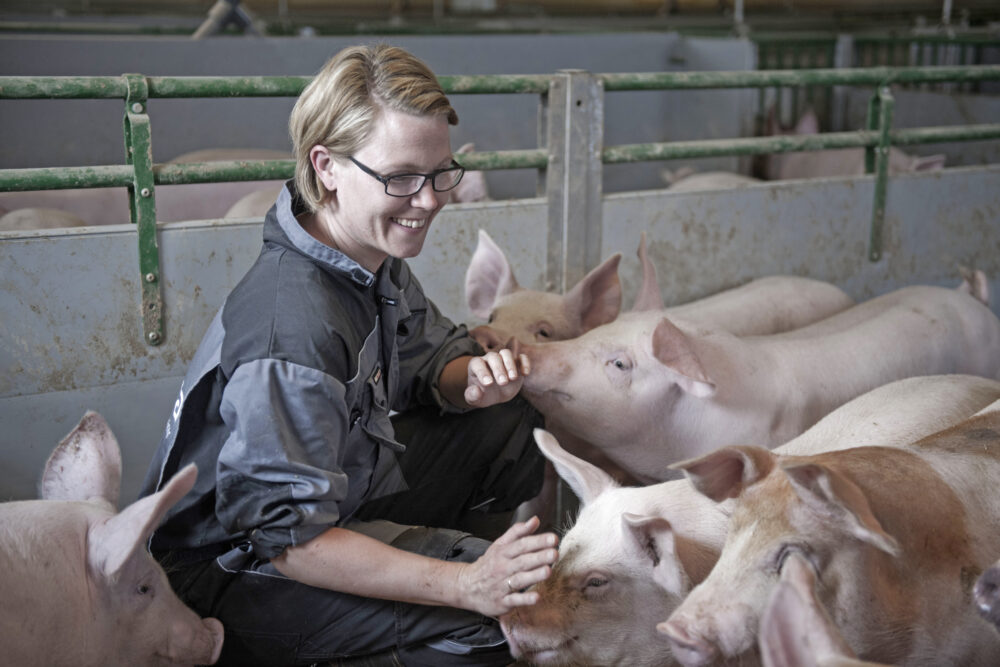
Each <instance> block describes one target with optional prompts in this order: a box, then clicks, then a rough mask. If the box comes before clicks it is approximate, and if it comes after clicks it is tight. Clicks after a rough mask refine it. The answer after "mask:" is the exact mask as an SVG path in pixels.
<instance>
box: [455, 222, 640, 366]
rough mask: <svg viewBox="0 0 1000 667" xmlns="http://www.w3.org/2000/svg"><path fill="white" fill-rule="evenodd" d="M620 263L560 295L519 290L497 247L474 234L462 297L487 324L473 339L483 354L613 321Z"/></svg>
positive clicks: (608, 264) (607, 264) (604, 266)
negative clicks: (515, 342)
mask: <svg viewBox="0 0 1000 667" xmlns="http://www.w3.org/2000/svg"><path fill="white" fill-rule="evenodd" d="M620 260H621V254H615V255H612V256H611V257H609V258H608V259H607V260H605V261H604V262H603V263H601V265H600V266H598V267H596V268H595V269H593V270H592V271H590V273H588V274H587V275H586V276H584V278H583V279H582V280H580V282H578V283H577V284H576V285H574V286H573V288H572V289H570V290H569V292H567V293H566V294H564V295H563V294H554V293H550V292H541V291H537V290H529V289H525V288H523V287H521V286H520V285H519V284H518V282H517V278H516V277H515V276H514V271H513V269H512V268H511V265H510V262H508V261H507V257H506V255H504V253H503V251H502V250H501V249H500V247H499V246H497V244H496V243H495V242H494V241H493V239H491V238H490V236H489V234H487V233H486V232H485V231H483V230H479V242H478V244H477V245H476V250H475V252H474V253H473V255H472V260H471V261H470V262H469V267H468V269H467V270H466V273H465V297H466V301H467V302H468V305H469V310H470V311H471V312H472V314H473V315H475V316H476V317H478V318H480V319H483V320H487V321H488V324H487V325H485V326H481V327H476V328H475V329H473V330H472V331H471V333H472V336H473V337H474V338H475V339H476V340H477V341H478V342H479V343H480V344H481V345H482V346H483V347H484V348H486V349H487V350H496V349H499V348H501V347H503V346H504V345H506V344H507V342H508V341H509V340H511V339H512V338H513V339H517V340H519V341H522V342H545V341H549V340H565V339H568V338H575V337H577V336H579V335H580V334H582V333H583V332H584V331H587V330H589V329H592V328H594V327H596V326H598V325H600V324H604V323H606V322H610V321H612V320H613V319H615V317H617V316H618V311H619V310H620V309H621V299H622V290H621V282H620V280H619V279H618V263H619V262H620Z"/></svg>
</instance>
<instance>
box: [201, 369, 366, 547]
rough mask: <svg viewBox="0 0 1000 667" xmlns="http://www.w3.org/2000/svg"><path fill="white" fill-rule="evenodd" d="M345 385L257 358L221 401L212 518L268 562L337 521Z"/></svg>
mask: <svg viewBox="0 0 1000 667" xmlns="http://www.w3.org/2000/svg"><path fill="white" fill-rule="evenodd" d="M344 395H345V388H344V385H343V384H342V383H341V382H339V381H338V380H336V379H334V378H333V377H331V376H329V375H327V374H325V373H322V372H320V371H317V370H314V369H311V368H307V367H304V366H300V365H297V364H293V363H290V362H287V361H279V360H274V359H264V360H258V361H253V362H248V363H245V364H242V365H240V366H239V367H238V368H237V369H236V371H235V372H234V374H233V376H232V377H231V378H230V381H229V383H228V384H227V386H226V389H225V391H224V393H223V396H222V402H221V406H220V413H221V415H222V419H223V420H224V421H225V423H226V425H227V427H228V428H229V436H228V437H227V439H226V441H225V443H224V444H223V446H222V449H221V451H220V453H219V458H218V463H217V464H216V466H217V467H216V475H217V495H216V499H215V512H216V516H217V517H218V518H219V521H221V522H222V524H223V526H225V528H226V529H227V530H228V531H230V533H231V534H238V533H245V534H247V535H249V537H250V541H251V542H252V544H253V547H254V550H255V552H256V553H257V554H258V555H260V556H261V557H262V558H274V557H275V556H277V555H279V554H280V553H281V552H282V551H283V550H284V549H285V547H287V546H289V545H294V544H301V543H303V542H306V541H308V540H310V539H312V538H313V537H316V536H317V535H319V534H320V533H321V532H323V531H324V530H326V529H327V528H328V527H329V526H332V525H334V524H335V523H336V522H337V520H338V519H339V518H340V510H339V503H340V502H341V501H343V500H344V498H345V497H346V495H347V492H348V479H347V475H346V474H345V472H344V470H343V468H342V464H343V456H344V453H343V446H342V443H344V442H345V440H346V437H347V432H348V416H347V414H346V411H347V408H346V403H345V398H344Z"/></svg>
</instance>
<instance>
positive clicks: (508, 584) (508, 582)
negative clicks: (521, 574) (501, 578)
mask: <svg viewBox="0 0 1000 667" xmlns="http://www.w3.org/2000/svg"><path fill="white" fill-rule="evenodd" d="M516 590H517V589H516V588H514V584H512V583H510V579H507V592H508V593H513V592H514V591H516Z"/></svg>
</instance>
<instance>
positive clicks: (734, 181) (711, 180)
mask: <svg viewBox="0 0 1000 667" xmlns="http://www.w3.org/2000/svg"><path fill="white" fill-rule="evenodd" d="M662 176H663V179H664V180H665V181H666V182H667V187H668V188H669V190H670V191H671V192H695V191H702V190H728V189H731V188H741V187H745V186H747V185H753V184H755V183H763V182H764V181H763V180H761V179H759V178H753V177H752V176H744V175H743V174H737V173H734V172H731V171H705V172H701V173H698V172H696V171H695V170H693V169H690V168H681V169H677V170H675V171H670V170H668V169H664V170H663V172H662Z"/></svg>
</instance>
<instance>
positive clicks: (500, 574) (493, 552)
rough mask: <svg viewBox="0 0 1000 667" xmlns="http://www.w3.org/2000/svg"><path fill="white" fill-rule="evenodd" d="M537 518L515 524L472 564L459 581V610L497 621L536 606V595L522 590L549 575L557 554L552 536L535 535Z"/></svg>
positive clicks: (548, 534)
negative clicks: (518, 609) (474, 612)
mask: <svg viewBox="0 0 1000 667" xmlns="http://www.w3.org/2000/svg"><path fill="white" fill-rule="evenodd" d="M538 525H539V521H538V517H534V516H533V517H531V518H530V519H528V520H527V521H525V522H523V523H515V524H514V525H513V526H511V527H510V528H509V529H508V530H507V532H506V533H504V534H503V535H501V536H500V537H499V538H498V539H497V540H496V541H495V542H494V543H493V544H492V545H490V548H489V549H487V550H486V553H484V554H483V555H482V556H480V557H479V559H478V560H476V561H475V562H474V563H472V564H470V565H469V566H468V567H466V568H465V569H464V570H463V571H462V573H461V575H460V579H459V581H458V590H460V591H462V593H463V596H465V599H464V600H463V601H462V604H461V605H460V606H461V607H463V608H465V609H472V610H475V611H478V612H479V613H481V614H483V615H484V616H491V617H493V618H497V617H499V616H501V615H503V614H506V613H507V612H509V611H512V610H513V609H514V608H515V607H521V606H524V605H532V604H535V603H536V602H538V593H536V592H534V591H526V590H525V589H526V588H528V587H530V586H532V585H534V584H537V583H538V582H540V581H543V580H544V579H547V578H548V576H549V575H550V574H551V573H552V567H551V566H552V564H553V563H555V562H556V558H558V556H559V552H558V551H557V550H556V548H555V547H556V544H557V543H558V538H557V537H556V536H555V534H554V533H543V534H541V535H534V534H533V533H534V532H535V531H536V530H537V529H538Z"/></svg>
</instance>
